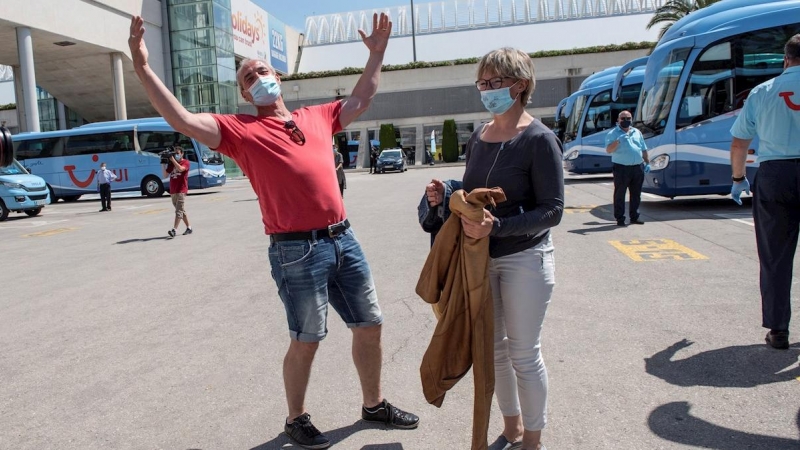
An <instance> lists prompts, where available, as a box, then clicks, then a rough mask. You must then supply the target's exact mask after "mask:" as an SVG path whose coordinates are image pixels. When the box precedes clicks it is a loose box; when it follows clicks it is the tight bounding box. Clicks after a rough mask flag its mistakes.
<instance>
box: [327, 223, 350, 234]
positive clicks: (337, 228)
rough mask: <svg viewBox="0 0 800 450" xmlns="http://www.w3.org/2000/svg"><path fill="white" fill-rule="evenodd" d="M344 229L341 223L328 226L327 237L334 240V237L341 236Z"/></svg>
mask: <svg viewBox="0 0 800 450" xmlns="http://www.w3.org/2000/svg"><path fill="white" fill-rule="evenodd" d="M345 229H346V228H345V227H344V224H343V223H342V222H339V223H335V224H333V225H328V237H331V238H335V237H336V236H338V235H340V234H342V232H343V231H344V230H345Z"/></svg>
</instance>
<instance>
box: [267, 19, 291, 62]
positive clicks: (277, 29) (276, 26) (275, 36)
mask: <svg viewBox="0 0 800 450" xmlns="http://www.w3.org/2000/svg"><path fill="white" fill-rule="evenodd" d="M269 61H270V65H271V66H272V68H273V69H275V70H277V71H278V72H281V73H285V74H288V73H289V62H288V61H287V58H286V25H284V23H283V22H281V21H280V20H278V19H276V18H275V17H274V16H272V15H270V16H269Z"/></svg>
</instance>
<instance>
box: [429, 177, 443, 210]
mask: <svg viewBox="0 0 800 450" xmlns="http://www.w3.org/2000/svg"><path fill="white" fill-rule="evenodd" d="M425 194H426V195H427V196H428V204H429V205H431V206H437V205H441V204H442V202H443V201H444V183H442V180H437V179H435V178H434V179H433V180H431V182H430V183H428V185H427V186H425Z"/></svg>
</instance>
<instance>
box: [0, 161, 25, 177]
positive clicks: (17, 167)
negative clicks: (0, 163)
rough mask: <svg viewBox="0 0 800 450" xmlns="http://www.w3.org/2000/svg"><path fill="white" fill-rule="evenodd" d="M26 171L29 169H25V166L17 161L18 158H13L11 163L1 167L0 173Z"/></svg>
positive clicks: (18, 173) (20, 172) (17, 173)
mask: <svg viewBox="0 0 800 450" xmlns="http://www.w3.org/2000/svg"><path fill="white" fill-rule="evenodd" d="M26 173H28V171H27V170H25V168H24V167H22V164H20V163H19V162H17V160H16V159H15V160H13V161H12V162H11V164H9V165H7V166H5V167H0V175H24V174H26Z"/></svg>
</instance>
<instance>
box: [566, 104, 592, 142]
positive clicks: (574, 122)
mask: <svg viewBox="0 0 800 450" xmlns="http://www.w3.org/2000/svg"><path fill="white" fill-rule="evenodd" d="M587 98H588V96H587V95H579V96H578V97H577V98H576V99H575V104H574V105H573V106H572V111H570V113H569V117H568V118H567V127H566V130H565V131H564V142H565V143H566V142H571V141H573V140H575V139H576V138H577V137H578V128H579V127H580V125H581V120H582V118H583V108H584V107H585V106H586V99H587Z"/></svg>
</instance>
